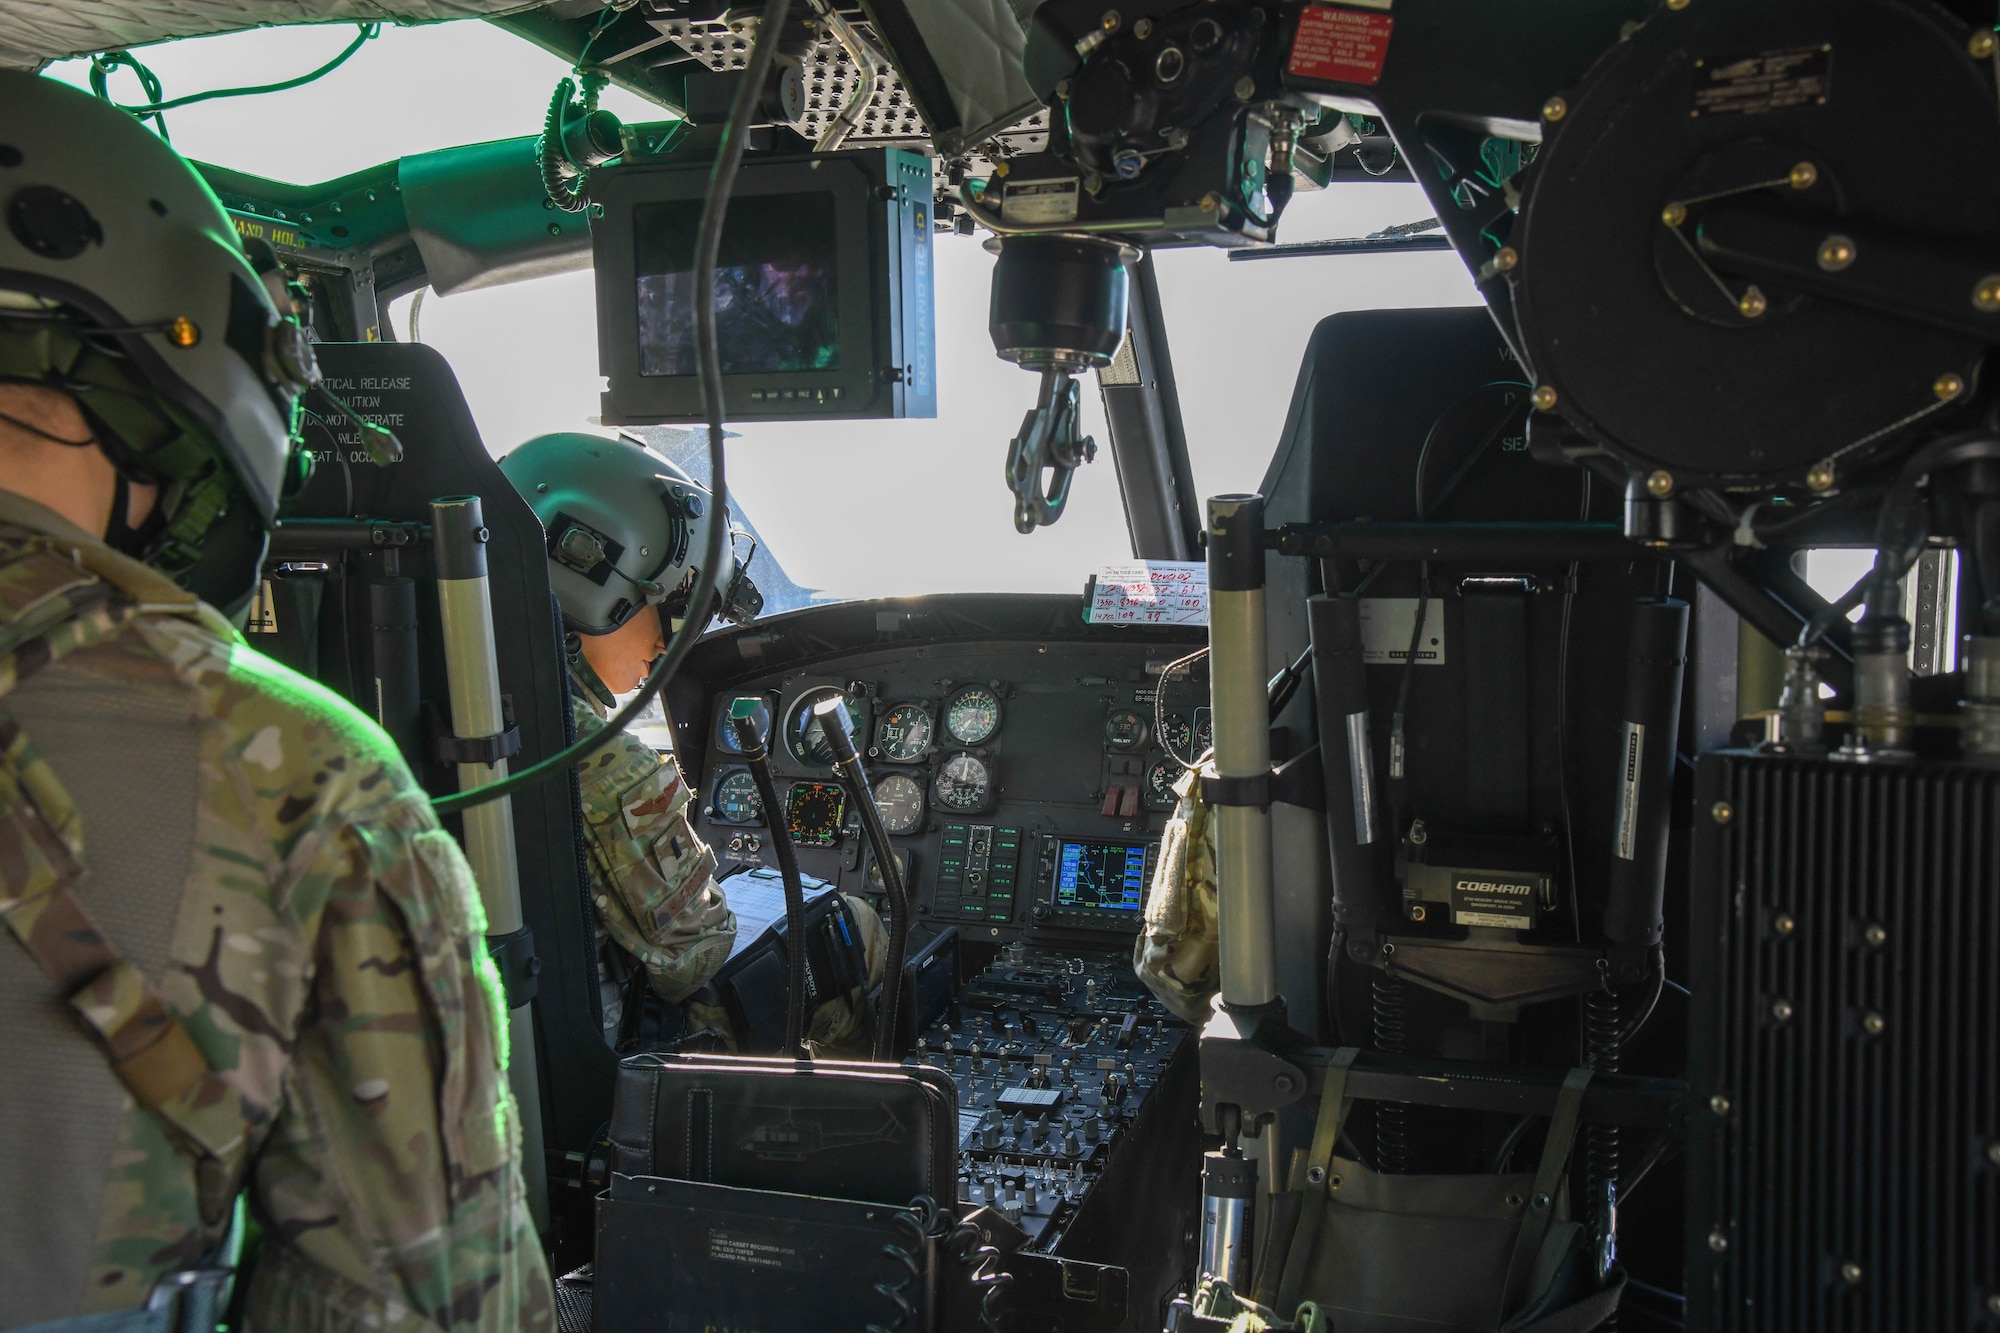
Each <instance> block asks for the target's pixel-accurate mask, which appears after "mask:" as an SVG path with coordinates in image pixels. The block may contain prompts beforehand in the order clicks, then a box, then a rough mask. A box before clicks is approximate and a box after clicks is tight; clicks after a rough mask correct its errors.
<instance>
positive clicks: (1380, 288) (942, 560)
mask: <svg viewBox="0 0 2000 1333" xmlns="http://www.w3.org/2000/svg"><path fill="white" fill-rule="evenodd" d="M352 36H353V29H351V28H349V27H347V26H346V25H318V26H306V27H290V28H269V29H258V30H254V31H249V32H242V33H234V34H229V35H225V36H220V37H209V38H199V39H193V40H187V41H179V42H168V43H162V44H159V45H157V46H152V47H145V48H141V49H140V50H139V51H137V52H136V53H135V54H136V55H138V56H139V58H140V59H141V60H142V61H144V62H145V64H146V65H147V66H148V67H150V68H151V69H152V70H153V72H154V73H155V74H157V75H158V76H159V78H160V80H161V83H162V85H163V88H164V92H165V94H166V96H168V97H176V96H181V95H184V94H186V93H190V92H197V91H201V90H204V89H210V88H221V87H228V86H233V85H237V84H241V83H242V82H244V81H245V74H244V72H245V71H247V70H254V71H257V77H258V79H260V80H263V79H266V78H269V79H276V78H281V77H284V76H285V75H286V74H287V73H289V72H299V73H303V72H305V71H308V70H311V69H314V68H317V67H318V66H319V65H321V64H324V63H325V62H326V61H327V60H328V59H330V58H331V57H332V56H333V55H335V54H336V53H338V51H339V50H340V49H341V47H342V46H344V45H345V44H346V43H347V42H349V41H351V40H352ZM446 70H449V71H450V74H449V76H448V77H446V76H444V75H442V74H441V73H440V71H446ZM565 72H566V70H565V67H564V65H563V63H562V62H561V60H560V59H558V58H557V57H555V56H553V55H550V54H549V53H547V52H545V51H543V50H541V49H540V48H538V47H536V46H534V45H533V44H531V43H529V42H527V41H524V40H522V39H521V38H518V37H516V36H513V35H512V34H509V33H507V32H504V31H501V30H500V29H498V28H494V27H491V26H489V25H486V24H483V23H479V22H476V21H474V22H462V23H451V24H440V25H429V26H416V27H408V28H398V27H394V26H385V27H384V28H383V29H382V31H381V33H380V35H379V36H378V37H376V38H375V39H374V40H372V41H370V42H368V43H366V44H365V45H364V46H363V47H362V48H361V49H360V50H359V51H357V52H356V53H355V55H354V56H353V57H352V58H351V59H350V60H348V61H347V62H346V63H345V64H343V65H342V66H340V67H339V68H338V69H336V70H334V71H333V72H332V73H330V74H328V75H326V76H325V77H324V78H321V79H319V80H317V81H315V82H313V83H310V84H308V85H306V86H304V87H301V88H297V89H293V90H290V91H287V92H282V93H273V94H267V95H262V96H258V97H256V98H252V99H246V100H222V101H213V102H207V103H201V104H197V105H194V106H189V107H186V108H183V109H181V110H178V111H173V112H169V113H168V114H167V128H168V131H169V133H170V134H171V136H172V140H173V143H174V146H175V147H176V148H178V149H179V150H180V151H182V152H183V153H185V154H187V155H188V156H190V157H192V158H195V159H197V160H199V161H203V162H209V163H213V164H216V165H219V166H224V167H229V168H233V169H235V170H239V171H246V172H252V173H255V174H257V175H262V176H267V177H271V178H274V179H278V180H284V181H290V182H295V183H309V182H317V181H322V180H329V179H332V178H335V177H338V176H341V175H345V174H347V173H349V172H353V171H358V170H361V169H363V168H366V167H369V166H373V165H375V164H377V163H380V162H383V161H386V160H389V159H391V158H395V157H398V156H404V155H408V154H412V153H419V152H427V151H430V150H433V149H438V148H444V147H450V146H453V145H458V144H468V143H478V142H482V141H488V140H492V139H499V138H506V137H510V136H515V135H526V134H533V133H535V132H537V131H538V130H539V128H540V125H541V118H542V114H543V111H544V109H545V107H546V104H547V97H548V91H549V90H550V89H552V88H553V87H554V85H555V83H556V81H557V80H558V79H559V78H561V77H562V76H563V74H564V73H565ZM48 73H49V75H51V76H52V77H56V78H60V79H63V80H65V81H67V82H71V83H74V84H77V85H78V86H84V87H87V86H88V82H89V78H88V75H89V70H88V65H87V62H85V61H82V60H72V61H65V62H62V63H60V64H57V65H54V66H51V67H50V69H49V70H48ZM111 88H112V92H113V95H114V96H116V97H118V98H119V99H120V100H124V101H132V100H136V99H138V98H139V97H140V91H139V89H138V86H137V80H136V79H134V78H133V77H132V75H131V74H130V72H129V71H124V70H120V71H118V72H117V73H115V74H114V75H113V76H112V80H111ZM604 105H605V106H606V107H607V108H609V109H611V110H613V111H614V112H616V113H617V114H618V115H619V116H620V117H621V118H623V119H625V120H627V121H628V122H630V121H642V120H658V119H663V118H665V116H666V115H667V113H666V112H665V111H664V110H663V109H662V108H660V107H658V106H655V105H653V104H652V103H649V102H645V101H643V100H641V99H639V98H637V97H634V96H633V95H631V94H629V93H625V92H623V91H621V90H619V89H617V88H611V89H608V90H606V92H605V93H604ZM1430 213H1431V209H1430V208H1429V206H1428V204H1427V203H1426V201H1425V200H1424V198H1423V195H1422V194H1421V192H1420V191H1419V190H1418V189H1417V188H1416V187H1415V186H1413V185H1388V184H1384V185H1380V186H1371V187H1369V188H1366V189H1358V188H1347V189H1341V190H1334V191H1329V192H1325V193H1317V192H1316V193H1308V194H1302V195H1301V196H1300V197H1298V198H1297V199H1295V200H1294V201H1293V203H1292V206H1291V208H1290V209H1289V210H1288V212H1287V213H1286V217H1285V224H1284V229H1283V234H1282V235H1281V236H1280V237H1279V239H1280V241H1283V242H1296V241H1308V240H1317V239H1322V238H1330V237H1340V236H1358V235H1365V234H1367V233H1368V232H1370V231H1374V230H1378V229H1379V228H1381V227H1383V226H1386V225H1390V224H1394V223H1404V222H1411V221H1414V220H1417V219H1419V218H1423V217H1427V216H1429V215H1430ZM981 239H983V237H979V238H975V237H966V236H957V235H939V236H938V237H937V238H936V253H935V259H936V269H935V272H936V291H937V322H936V327H937V330H938V388H939V396H938V404H939V405H938V415H937V417H936V418H935V419H931V420H922V419H916V420H902V421H849V422H812V423H753V424H746V425H743V426H740V427H735V428H733V429H732V435H733V436H734V438H732V440H731V442H730V448H729V467H730V489H731V491H732V492H733V497H734V502H735V507H736V508H737V511H738V513H739V514H740V515H742V516H744V517H746V518H747V519H748V521H749V526H750V527H751V528H753V529H754V531H755V535H756V538H757V541H758V543H759V546H758V555H757V557H756V561H755V563H754V564H753V566H752V570H753V575H754V576H755V577H756V579H757V581H758V584H759V587H760V588H762V589H763V590H764V592H765V594H766V614H771V613H775V612H778V611H783V610H787V609H791V608H793V607H796V606H803V605H809V604H811V603H813V602H817V601H826V600H843V599H850V598H868V597H884V596H902V595H915V594H924V593H934V592H1076V591H1080V590H1081V588H1082V586H1083V582H1084V579H1085V578H1086V576H1088V575H1089V574H1091V573H1092V572H1093V571H1095V570H1096V569H1097V568H1098V567H1099V566H1101V565H1104V564H1106V563H1110V562H1112V561H1117V560H1122V559H1127V558H1129V556H1130V548H1129V539H1128V536H1127V531H1126V525H1125V518H1124V513H1123V509H1122V505H1121V500H1120V495H1119V490H1118V478H1117V472H1116V469H1115V466H1114V465H1113V463H1112V460H1111V458H1110V456H1109V451H1108V448H1107V447H1106V446H1107V445H1108V436H1107V433H1106V429H1105V425H1104V417H1103V409H1102V406H1101V403H1100V400H1099V398H1098V395H1097V393H1096V392H1095V387H1096V386H1095V385H1094V383H1087V384H1086V385H1085V386H1084V390H1085V391H1084V393H1083V395H1082V403H1083V412H1084V428H1085V430H1086V431H1087V432H1088V433H1089V434H1090V435H1092V436H1093V437H1094V438H1095V439H1096V440H1097V442H1098V445H1099V454H1098V458H1097V461H1096V462H1095V463H1093V464H1091V465H1089V466H1087V467H1085V468H1083V469H1081V470H1080V471H1079V473H1078V474H1077V478H1076V482H1075V485H1074V487H1073V489H1072V492H1071V497H1070V501H1069V505H1068V508H1067V511H1066V512H1065V514H1064V516H1063V520H1062V521H1061V522H1060V523H1058V524H1056V525H1054V526H1053V527H1048V528H1042V529H1039V530H1037V531H1036V532H1035V533H1033V534H1032V535H1029V536H1025V537H1024V536H1021V535H1020V534H1018V533H1017V532H1016V531H1015V530H1014V526H1013V515H1012V506H1013V500H1012V496H1011V495H1010V494H1009V493H1008V491H1007V488H1006V485H1005V483H1004V481H1003V479H1002V472H1001V468H1002V463H1003V460H1004V459H1005V457H1006V452H1007V443H1008V440H1009V439H1010V438H1011V437H1012V436H1013V435H1014V434H1015V432H1016V431H1018V430H1019V429H1020V426H1021V419H1022V417H1023V416H1024V415H1025V414H1026V412H1027V411H1028V409H1029V408H1030V407H1032V406H1033V405H1034V401H1035V394H1036V387H1037V386H1036V381H1035V379H1034V377H1033V376H1032V375H1029V374H1026V373H1024V372H1022V371H1020V370H1018V369H1016V368H1015V367H1014V366H1012V365H1009V364H1007V363H1005V362H1003V361H1001V360H1000V359H999V358H998V357H996V356H995V355H994V353H993V348H992V343H991V341H990V339H989V337H988V334H987V330H986V322H987V321H986V311H987V302H988V299H989V290H990V282H991V273H992V267H993V258H992V256H991V255H989V254H988V253H987V252H986V251H985V250H984V248H983V247H982V246H981V245H980V240H981ZM1157 263H1158V267H1159V277H1160V286H1161V295H1162V300H1163V303H1164V306H1165V311H1166V319H1167V327H1168V334H1169V337H1170V341H1171V351H1172V355H1173V361H1174V366H1175V370H1176V373H1177V378H1178V381H1179V390H1180V395H1181V406H1182V414H1183V418H1184V420H1185V422H1186V427H1187V437H1188V450H1189V454H1190V460H1191V463H1192V468H1193V474H1194V480H1195V487H1196V495H1195V497H1194V499H1195V502H1196V503H1197V504H1198V503H1199V502H1200V498H1201V497H1202V496H1206V495H1212V494H1217V493H1221V492H1225V491H1231V490H1249V489H1253V488H1254V487H1255V486H1256V485H1257V483H1258V482H1259V481H1260V479H1261V478H1262V476H1263V474H1264V469H1265V466H1266V464H1267V463H1268V461H1269V459H1270V456H1271V452H1272V450H1273V448H1274V446H1275V445H1276V442H1277V439H1278V435H1279V432H1280V430H1281V428H1282V426H1283V423H1284V419H1285V412H1286V408H1287V405H1288V403H1289V401H1290V397H1291V392H1292V385H1293V381H1294V380H1295V379H1296V377H1297V374H1298V361H1299V357H1300V355H1301V352H1302V349H1303V348H1304V347H1305V345H1306V341H1307V338H1308V336H1309V335H1310V333H1311V331H1312V328H1313V326H1314V325H1315V324H1316V323H1317V322H1318V321H1319V320H1320V319H1322V318H1323V317H1325V316H1326V315H1328V314H1331V313H1333V312H1334V311H1336V310H1343V309H1370V308H1382V307H1391V306H1425V305H1444V304H1471V303H1474V302H1476V301H1477V299H1478V297H1477V294H1476V292H1475V291H1474V289H1473V287H1472V284H1471V281H1470V279H1469V278H1468V277H1467V275H1466V273H1465V270H1464V268H1463V265H1462V264H1461V263H1460V261H1459V260H1458V258H1457V257H1456V256H1455V255H1453V254H1452V253H1450V252H1448V251H1444V252H1437V253H1422V254H1401V255H1391V256H1370V257H1348V256H1342V257H1322V258H1288V259H1267V260H1256V261H1251V262H1247V263H1246V262H1240V261H1239V262H1231V261H1230V260H1229V259H1228V257H1227V255H1226V254H1225V253H1224V252H1222V251H1219V250H1211V249H1207V248H1194V249H1188V250H1164V251H1161V252H1159V254H1158V256H1157ZM412 304H413V301H412V298H410V297H404V298H401V299H399V300H398V301H396V302H394V303H393V304H392V307H391V309H390V310H389V311H387V312H385V313H386V314H387V316H388V319H387V321H386V322H388V323H389V324H390V325H391V327H393V329H394V336H395V337H397V338H404V339H407V338H408V337H409V336H410V333H411V315H412V309H411V307H412ZM415 313H416V325H417V335H418V336H419V337H420V338H421V339H422V341H424V342H426V343H429V344H431V345H433V346H435V347H436V348H437V349H438V350H439V351H440V352H441V353H443V354H444V356H445V357H446V359H447V360H449V361H450V362H451V365H452V368H453V369H454V371H456V373H457V375H458V378H459V382H460V384H461V385H462V387H463V388H464V391H465V395H466V399H467V401H468V403H469V404H470V406H471V409H472V414H473V418H474V420H475V422H476V423H477V424H478V426H479V430H480V433H481V435H482V436H483V438H484V439H485V441H486V444H487V447H488V448H490V449H491V450H493V452H495V453H496V454H499V453H505V452H506V451H508V450H509V449H512V448H513V447H514V446H515V445H518V444H520V443H521V442H522V441H524V440H527V439H529V438H531V437H532V436H535V435H537V434H541V433H543V432H546V431H555V430H576V429H593V428H594V429H606V428H605V427H602V426H601V425H599V424H597V415H598V410H599V404H598V394H599V391H600V388H601V381H600V378H599V375H598V365H597V343H596V317H595V310H594V298H593V291H592V279H591V275H590V274H588V273H574V274H568V275H564V276H560V277H550V278H542V279H539V280H535V281H530V282H525V283H519V284H515V285H511V286H503V287H496V288H489V289H486V290H481V291H473V292H467V293H463V294H460V295H456V296H451V297H439V296H437V295H435V294H426V295H425V297H424V300H423V303H422V305H421V307H420V308H418V310H417V311H416V312H415ZM634 433H635V434H639V435H641V436H643V437H644V438H646V439H647V440H648V442H649V443H651V444H653V445H655V447H659V448H661V449H662V450H663V452H666V453H668V454H669V456H672V457H675V458H677V459H680V460H682V461H684V462H685V463H686V464H687V465H688V466H690V467H691V468H692V469H693V470H694V471H696V472H697V474H700V473H703V472H705V469H706V460H705V458H703V457H702V456H701V448H700V439H699V436H698V434H695V433H691V432H682V431H677V430H674V429H671V428H661V429H655V430H651V431H638V432H634Z"/></svg>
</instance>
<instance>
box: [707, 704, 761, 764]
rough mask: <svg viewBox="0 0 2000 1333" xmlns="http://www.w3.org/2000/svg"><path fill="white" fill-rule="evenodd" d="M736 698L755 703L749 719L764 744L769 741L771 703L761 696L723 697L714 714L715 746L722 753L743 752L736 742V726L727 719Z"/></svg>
mask: <svg viewBox="0 0 2000 1333" xmlns="http://www.w3.org/2000/svg"><path fill="white" fill-rule="evenodd" d="M738 699H749V700H750V701H751V702H752V703H754V704H755V705H756V708H755V710H754V711H752V713H751V714H750V721H751V722H752V723H753V724H755V726H756V728H757V737H758V739H759V740H761V741H763V742H764V744H766V745H769V744H770V743H771V705H770V704H769V703H768V702H766V701H765V700H764V699H763V698H762V697H761V696H755V695H747V694H746V695H738V696H737V697H736V698H731V699H724V700H723V701H722V707H721V708H720V709H718V710H717V712H716V715H715V748H716V749H718V750H720V751H722V752H723V753H724V754H742V753H743V747H742V746H741V745H738V744H737V743H736V727H735V726H734V724H732V723H731V722H730V720H729V711H730V709H732V708H734V707H735V706H736V703H737V700H738Z"/></svg>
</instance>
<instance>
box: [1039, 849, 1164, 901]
mask: <svg viewBox="0 0 2000 1333" xmlns="http://www.w3.org/2000/svg"><path fill="white" fill-rule="evenodd" d="M1145 905H1146V845H1145V844H1144V843H1117V842H1075V841H1071V840H1069V839H1067V838H1065V839H1063V840H1062V841H1060V842H1058V843H1057V844H1056V883H1055V909H1056V911H1058V912H1138V911H1140V910H1142V909H1143V908H1144V907H1145Z"/></svg>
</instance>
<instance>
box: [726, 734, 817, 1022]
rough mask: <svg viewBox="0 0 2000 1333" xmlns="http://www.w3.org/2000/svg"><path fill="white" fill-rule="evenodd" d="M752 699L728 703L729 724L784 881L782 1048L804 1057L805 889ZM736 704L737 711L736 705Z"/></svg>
mask: <svg viewBox="0 0 2000 1333" xmlns="http://www.w3.org/2000/svg"><path fill="white" fill-rule="evenodd" d="M756 705H757V701H756V700H754V699H738V700H737V701H736V702H735V703H733V704H731V705H730V706H729V725H730V727H731V728H732V729H734V730H735V732H736V744H737V746H738V748H740V749H741V750H742V752H743V762H744V764H745V766H746V767H748V768H749V770H750V779H751V781H753V782H755V783H756V784H757V799H758V800H759V801H761V802H762V803H763V805H764V818H765V819H766V820H768V821H769V822H770V825H771V847H772V850H773V851H775V852H776V853H777V856H778V876H779V878H781V879H782V880H784V882H785V968H786V975H785V1054H786V1055H789V1056H793V1057H803V1056H804V1055H805V1053H806V1050H805V1045H804V1037H805V1030H806V892H805V888H804V886H803V885H801V884H800V883H799V858H798V856H797V855H796V854H795V853H794V852H793V851H792V833H791V830H790V829H789V828H787V827H786V825H785V808H784V807H783V806H782V805H779V804H778V789H777V788H776V787H774V786H773V785H772V784H771V754H770V751H768V750H766V749H765V748H764V738H763V736H761V735H760V734H758V731H757V723H756V721H755V720H754V719H753V716H752V715H753V714H754V713H755V712H756ZM739 710H740V711H739Z"/></svg>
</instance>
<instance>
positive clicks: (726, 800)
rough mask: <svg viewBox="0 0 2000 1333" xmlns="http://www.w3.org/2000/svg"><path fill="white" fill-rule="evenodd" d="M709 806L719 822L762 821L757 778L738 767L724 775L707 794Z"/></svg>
mask: <svg viewBox="0 0 2000 1333" xmlns="http://www.w3.org/2000/svg"><path fill="white" fill-rule="evenodd" d="M709 808H710V809H711V810H713V811H714V812H715V818H716V819H717V821H719V822H720V823H724V824H761V823H763V822H764V802H763V800H762V799H761V798H759V796H758V795H757V780H756V779H755V778H753V777H751V776H750V771H749V770H748V769H744V768H739V769H737V770H736V771H735V772H733V773H729V774H726V775H724V777H723V778H722V779H721V780H720V781H719V782H717V783H716V784H715V790H714V792H712V793H711V794H710V796H709Z"/></svg>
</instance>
